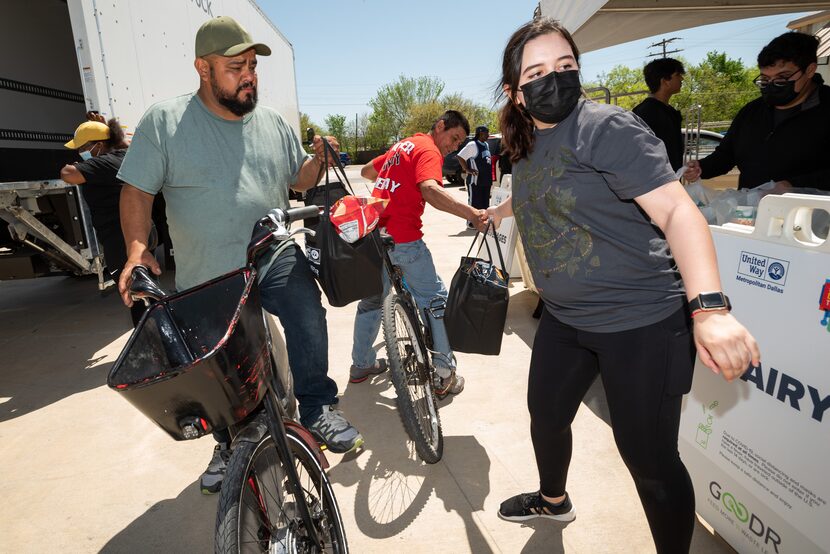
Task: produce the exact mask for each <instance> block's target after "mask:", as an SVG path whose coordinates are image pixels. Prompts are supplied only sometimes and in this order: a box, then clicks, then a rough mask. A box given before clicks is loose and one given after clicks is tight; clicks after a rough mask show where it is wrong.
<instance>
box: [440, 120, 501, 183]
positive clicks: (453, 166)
mask: <svg viewBox="0 0 830 554" xmlns="http://www.w3.org/2000/svg"><path fill="white" fill-rule="evenodd" d="M471 140H473V137H472V135H471V136H468V137H467V138H466V139H464V142H462V143H461V146H459V147H458V150H455V151H453V152H450V153H449V154H447V155H446V156H444V165H443V168H442V169H443V174H444V178H445V179H446V180H447V182H448V183H449V184H451V185H457V186H459V187H460V186H464V174H463V173H462V172H461V164H460V163H459V162H458V153H459V152H461V149H462V148H464V147H465V146H467V144H468V143H469V142H470V141H471ZM487 146H488V148H490V154H491V155H492V156H498V155H499V152H501V134H499V133H496V134H494V135H490V137H489V138H488V139H487ZM495 159H496V158H495V157H494V158H493V161H494V162H495Z"/></svg>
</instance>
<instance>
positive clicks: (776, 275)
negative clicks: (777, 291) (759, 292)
mask: <svg viewBox="0 0 830 554" xmlns="http://www.w3.org/2000/svg"><path fill="white" fill-rule="evenodd" d="M786 271H787V270H786V269H784V264H782V263H780V262H773V263H771V264H770V266H769V272H768V273H769V276H770V278H771V279H774V280H775V281H780V280H781V279H783V278H784V274H785V273H786Z"/></svg>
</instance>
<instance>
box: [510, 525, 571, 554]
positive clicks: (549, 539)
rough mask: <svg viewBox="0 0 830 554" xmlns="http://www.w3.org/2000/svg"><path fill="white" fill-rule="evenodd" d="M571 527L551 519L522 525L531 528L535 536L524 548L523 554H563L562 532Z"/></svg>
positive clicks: (532, 536)
mask: <svg viewBox="0 0 830 554" xmlns="http://www.w3.org/2000/svg"><path fill="white" fill-rule="evenodd" d="M568 525H570V522H568V523H562V522H558V521H551V520H549V519H543V520H539V519H537V520H531V521H528V522H526V523H523V524H522V527H530V528H531V529H533V534H532V535H531V536H530V539H528V541H527V543H526V544H525V545H524V548H522V554H542V553H544V554H563V553H564V552H565V546H564V544H563V540H562V530H563V529H564V528H565V527H567V526H568Z"/></svg>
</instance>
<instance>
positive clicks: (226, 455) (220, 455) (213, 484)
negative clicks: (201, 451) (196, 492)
mask: <svg viewBox="0 0 830 554" xmlns="http://www.w3.org/2000/svg"><path fill="white" fill-rule="evenodd" d="M230 458H231V449H230V448H228V445H227V444H225V443H219V444H217V445H216V446H215V447H213V457H212V458H211V459H210V463H209V464H208V466H207V469H206V470H205V472H204V473H202V477H201V479H199V488H200V489H202V494H215V493H217V492H219V489H220V488H221V487H222V479H224V478H225V470H226V469H227V468H228V460H229V459H230Z"/></svg>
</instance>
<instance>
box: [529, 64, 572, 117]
mask: <svg viewBox="0 0 830 554" xmlns="http://www.w3.org/2000/svg"><path fill="white" fill-rule="evenodd" d="M521 91H522V94H523V95H524V97H525V107H526V108H527V111H528V112H529V113H530V115H531V116H533V117H534V118H535V119H538V120H539V121H542V122H543V123H548V124H554V123H559V122H560V121H562V120H563V119H565V118H566V117H568V115H570V113H571V112H572V111H573V109H574V108H575V107H576V103H577V101H578V100H579V97H580V96H581V95H582V85H581V84H580V82H579V71H577V70H575V69H574V70H571V71H560V72H556V71H551V72H550V73H548V74H547V75H545V76H544V77H540V78H539V79H536V80H535V81H531V82H529V83H525V84H524V85H522V87H521Z"/></svg>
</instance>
